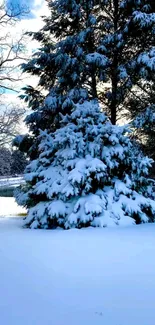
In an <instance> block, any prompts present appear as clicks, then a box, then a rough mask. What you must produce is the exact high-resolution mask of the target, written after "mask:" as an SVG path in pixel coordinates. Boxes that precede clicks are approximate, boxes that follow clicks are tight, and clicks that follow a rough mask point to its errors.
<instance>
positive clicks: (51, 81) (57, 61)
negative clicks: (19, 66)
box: [16, 0, 107, 157]
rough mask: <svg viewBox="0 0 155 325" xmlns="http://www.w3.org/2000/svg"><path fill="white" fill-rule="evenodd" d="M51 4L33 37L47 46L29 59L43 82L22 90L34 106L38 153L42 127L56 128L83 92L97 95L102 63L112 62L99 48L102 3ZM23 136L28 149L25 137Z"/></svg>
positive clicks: (27, 67)
mask: <svg viewBox="0 0 155 325" xmlns="http://www.w3.org/2000/svg"><path fill="white" fill-rule="evenodd" d="M96 3H97V2H96ZM48 6H49V8H50V17H46V18H44V23H45V24H44V27H43V28H42V30H40V31H39V32H37V33H32V35H33V38H34V39H35V40H37V41H40V42H41V48H40V50H39V51H37V52H36V53H35V54H34V56H33V58H32V60H30V61H29V62H28V63H26V64H23V70H24V72H27V73H30V74H33V75H36V76H38V77H39V83H38V87H37V88H36V89H34V88H33V87H30V86H27V87H25V88H24V91H25V94H24V95H22V96H21V98H23V99H25V101H26V102H28V104H29V106H30V107H31V109H32V110H34V112H33V113H32V114H30V115H29V116H28V117H27V119H26V123H27V125H28V127H29V129H30V131H31V132H32V134H33V135H34V137H33V135H32V137H31V139H32V141H29V143H30V146H31V150H30V155H32V156H33V157H34V155H33V153H34V151H36V154H37V144H36V142H35V136H36V135H38V129H40V128H41V129H42V130H44V129H45V128H50V130H55V129H56V127H57V126H58V125H59V112H63V114H64V113H65V112H66V113H68V112H69V111H71V109H72V107H73V103H74V102H78V101H79V100H80V99H81V98H82V97H83V96H84V99H85V97H86V96H87V95H86V94H87V93H88V94H89V97H90V98H96V97H97V76H98V78H99V75H100V68H102V70H103V68H104V66H105V65H106V64H107V62H106V60H107V59H106V58H105V56H104V55H103V54H99V53H98V52H96V49H97V47H98V46H99V42H100V34H101V28H100V25H101V18H102V15H101V12H100V10H98V8H99V6H100V4H99V3H97V4H96V5H95V8H94V2H93V1H92V0H88V1H77V0H67V1H64V0H56V1H48ZM81 88H82V89H83V90H82V92H81V91H80V89H81ZM84 89H85V90H86V91H84ZM49 91H50V106H49V105H48V100H45V101H44V94H45V93H47V92H49ZM26 138H28V140H29V139H30V137H27V136H26ZM20 140H22V141H21V142H20V143H19V148H20V149H22V145H23V144H24V146H25V137H23V139H22V138H20ZM26 142H27V141H26ZM32 143H33V146H32ZM16 144H17V141H16ZM26 150H27V147H26Z"/></svg>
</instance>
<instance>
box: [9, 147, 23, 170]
mask: <svg viewBox="0 0 155 325" xmlns="http://www.w3.org/2000/svg"><path fill="white" fill-rule="evenodd" d="M26 165H27V160H26V158H25V155H24V153H23V152H21V151H19V150H14V151H13V152H12V155H11V166H10V170H11V175H15V174H17V175H20V174H23V173H24V170H25V167H26Z"/></svg>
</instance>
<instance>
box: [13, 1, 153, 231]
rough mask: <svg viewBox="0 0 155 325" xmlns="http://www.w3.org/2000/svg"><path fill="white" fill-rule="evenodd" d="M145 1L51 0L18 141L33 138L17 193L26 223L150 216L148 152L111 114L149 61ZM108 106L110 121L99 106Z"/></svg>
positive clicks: (73, 223)
mask: <svg viewBox="0 0 155 325" xmlns="http://www.w3.org/2000/svg"><path fill="white" fill-rule="evenodd" d="M146 4H148V1H147V2H146V1H145V0H138V1H136V0H123V1H117V0H116V1H114V0H111V1H108V0H103V1H92V0H89V1H85V0H83V1H82V0H67V1H65V0H56V1H49V7H50V10H51V17H50V18H45V26H44V28H43V30H42V31H41V32H39V33H37V34H35V37H36V38H38V39H40V40H41V42H42V45H43V47H42V49H41V50H40V51H39V52H38V53H37V54H35V56H34V58H33V59H32V60H31V61H30V62H29V63H28V64H27V65H25V66H24V70H25V71H28V72H30V73H34V74H36V75H38V76H40V81H39V85H38V89H36V90H34V89H32V88H30V87H27V88H26V92H27V94H26V97H25V99H26V100H27V101H28V102H29V104H30V106H31V108H32V109H33V110H34V112H33V113H32V114H30V115H29V116H28V118H27V124H28V126H29V129H30V131H31V133H32V138H31V137H30V136H29V135H28V136H27V137H26V138H25V137H18V139H17V140H19V141H17V142H19V144H20V145H21V147H22V144H23V142H25V143H27V142H28V143H29V148H28V150H29V155H30V157H31V160H32V161H31V163H30V164H29V166H28V167H27V173H26V176H25V177H26V182H27V185H26V188H25V190H24V193H23V195H21V194H19V195H17V200H18V202H19V203H21V204H24V205H26V206H27V207H28V208H29V215H28V217H27V219H26V225H27V226H29V227H34V228H38V227H40V228H53V227H57V226H62V227H64V228H70V227H79V228H80V227H82V226H89V225H92V226H106V225H113V224H116V225H117V224H123V223H124V224H126V223H134V222H136V223H140V222H147V221H149V222H151V221H154V212H155V207H154V202H153V201H152V200H151V199H150V198H149V197H150V194H151V191H152V187H151V181H149V180H147V174H148V171H149V168H150V167H151V160H150V159H148V158H147V157H143V156H142V155H141V154H140V153H139V151H138V149H136V148H135V146H134V145H133V144H132V143H131V142H130V140H129V138H128V137H127V136H125V133H126V132H127V130H126V129H124V128H122V127H118V126H116V125H115V123H116V116H117V112H118V111H120V110H122V108H123V105H124V104H126V108H127V109H128V108H129V107H130V105H131V104H130V103H131V92H133V91H135V87H138V83H143V81H144V80H147V78H146V75H147V72H149V71H152V70H153V69H154V68H153V66H152V63H151V62H153V60H154V58H153V48H152V39H153V37H152V35H153V28H154V18H155V16H154V14H153V13H152V7H149V6H147V5H146ZM149 35H150V37H149ZM145 36H146V39H147V41H148V42H147V46H146V48H145V50H146V52H147V55H145V53H144V42H142V40H143V38H144V37H145ZM54 37H55V39H54ZM52 39H54V41H53V42H52ZM146 56H147V59H146ZM99 85H100V86H102V93H101V94H100V92H99V90H98V88H97V87H98V86H99ZM103 86H106V87H103ZM42 90H46V94H47V93H48V95H46V96H45V97H44V93H43V92H42ZM101 95H102V96H101ZM97 97H98V101H99V102H102V104H103V105H102V110H101V109H100V108H99V106H98V101H97ZM95 100H96V101H95ZM106 106H107V112H110V115H111V122H112V123H111V122H110V120H108V118H107V117H106V116H105V115H104V113H103V107H104V108H105V107H106ZM40 132H41V133H40ZM27 140H28V141H27ZM134 220H135V221H134Z"/></svg>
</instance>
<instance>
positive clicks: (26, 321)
mask: <svg viewBox="0 0 155 325" xmlns="http://www.w3.org/2000/svg"><path fill="white" fill-rule="evenodd" d="M21 226H22V220H21V219H20V218H0V261H1V266H0V323H1V324H2V325H21V324H22V325H87V324H88V325H154V324H155V225H142V226H134V227H130V228H124V229H123V228H117V229H85V230H70V231H63V230H56V231H43V230H27V229H22V227H21Z"/></svg>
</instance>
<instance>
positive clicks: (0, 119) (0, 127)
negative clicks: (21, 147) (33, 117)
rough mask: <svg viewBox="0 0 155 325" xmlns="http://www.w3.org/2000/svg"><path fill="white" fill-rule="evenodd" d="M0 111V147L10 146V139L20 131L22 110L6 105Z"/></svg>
mask: <svg viewBox="0 0 155 325" xmlns="http://www.w3.org/2000/svg"><path fill="white" fill-rule="evenodd" d="M1 107H2V108H1V109H0V147H2V146H6V145H8V144H10V142H11V141H12V139H13V138H14V137H15V136H16V135H17V134H18V133H19V132H20V131H21V122H22V119H23V115H24V112H25V110H24V108H22V107H18V109H17V107H16V106H14V105H13V104H10V105H8V106H7V107H5V108H4V107H3V106H1Z"/></svg>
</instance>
